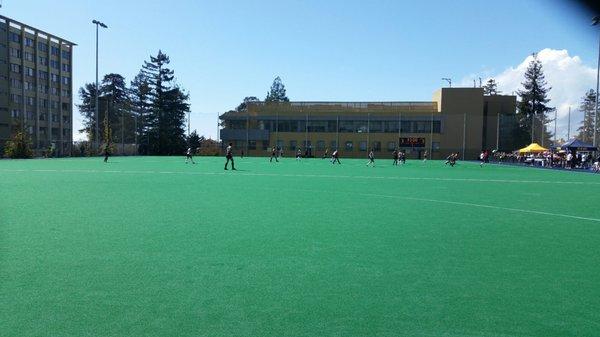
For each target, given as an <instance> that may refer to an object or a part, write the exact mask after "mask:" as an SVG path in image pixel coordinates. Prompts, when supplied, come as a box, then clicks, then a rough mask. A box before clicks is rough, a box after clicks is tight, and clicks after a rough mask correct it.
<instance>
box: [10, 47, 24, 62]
mask: <svg viewBox="0 0 600 337" xmlns="http://www.w3.org/2000/svg"><path fill="white" fill-rule="evenodd" d="M10 56H12V57H16V58H18V59H20V58H21V56H22V53H21V50H19V49H16V48H10Z"/></svg>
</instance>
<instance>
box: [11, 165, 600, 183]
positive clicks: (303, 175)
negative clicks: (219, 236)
mask: <svg viewBox="0 0 600 337" xmlns="http://www.w3.org/2000/svg"><path fill="white" fill-rule="evenodd" d="M0 172H55V173H60V172H62V173H124V174H185V175H224V174H227V173H225V172H185V171H155V170H150V171H139V170H137V171H134V170H122V171H119V170H76V169H60V170H58V169H53V170H52V169H31V170H24V169H0ZM232 175H233V174H232ZM234 176H257V177H293V178H332V179H377V180H397V181H402V180H415V181H456V182H482V183H514V184H558V185H600V182H584V181H552V180H517V179H481V178H438V177H394V176H389V177H388V176H365V175H357V176H350V175H333V174H290V173H284V174H276V173H244V172H238V173H235V174H234Z"/></svg>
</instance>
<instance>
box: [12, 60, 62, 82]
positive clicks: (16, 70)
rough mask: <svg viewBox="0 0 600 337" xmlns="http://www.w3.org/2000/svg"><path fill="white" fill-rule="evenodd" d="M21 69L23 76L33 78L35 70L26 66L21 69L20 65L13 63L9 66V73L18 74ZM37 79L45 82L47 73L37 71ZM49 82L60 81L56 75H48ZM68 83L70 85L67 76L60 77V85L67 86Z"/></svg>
mask: <svg viewBox="0 0 600 337" xmlns="http://www.w3.org/2000/svg"><path fill="white" fill-rule="evenodd" d="M22 69H23V70H24V72H25V75H27V76H29V77H35V69H33V68H30V67H27V66H25V67H22V66H21V65H19V64H15V63H11V64H10V71H12V72H13V73H16V74H20V73H21V70H22ZM38 78H39V79H42V80H47V79H48V72H47V71H43V70H38ZM50 80H51V81H52V82H55V83H58V82H59V81H60V76H59V75H58V74H54V73H50ZM70 83H71V78H70V77H67V76H63V77H62V84H64V85H69V84H70Z"/></svg>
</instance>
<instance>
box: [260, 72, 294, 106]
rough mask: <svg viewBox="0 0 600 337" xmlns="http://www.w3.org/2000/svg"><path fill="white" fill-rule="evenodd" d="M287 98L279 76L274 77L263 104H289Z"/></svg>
mask: <svg viewBox="0 0 600 337" xmlns="http://www.w3.org/2000/svg"><path fill="white" fill-rule="evenodd" d="M289 101H290V100H289V98H288V97H287V96H286V94H285V86H284V85H283V82H282V81H281V78H280V77H279V76H277V77H275V79H274V80H273V84H272V85H271V90H269V92H268V93H267V97H266V98H265V102H267V103H271V102H289Z"/></svg>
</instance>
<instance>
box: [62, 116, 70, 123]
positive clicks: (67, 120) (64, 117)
mask: <svg viewBox="0 0 600 337" xmlns="http://www.w3.org/2000/svg"><path fill="white" fill-rule="evenodd" d="M62 119H63V123H64V124H69V116H62Z"/></svg>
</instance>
